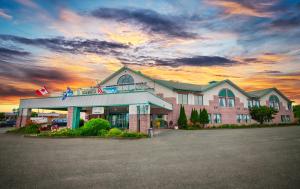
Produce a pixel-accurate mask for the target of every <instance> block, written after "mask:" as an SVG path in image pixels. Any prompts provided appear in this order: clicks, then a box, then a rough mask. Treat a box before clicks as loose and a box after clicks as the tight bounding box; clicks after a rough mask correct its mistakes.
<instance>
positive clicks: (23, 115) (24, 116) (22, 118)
mask: <svg viewBox="0 0 300 189" xmlns="http://www.w3.org/2000/svg"><path fill="white" fill-rule="evenodd" d="M30 115H31V109H22V111H20V115H19V116H18V118H17V121H16V127H24V126H25V125H26V123H27V122H28V121H29V120H30Z"/></svg>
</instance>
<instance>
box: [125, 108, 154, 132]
mask: <svg viewBox="0 0 300 189" xmlns="http://www.w3.org/2000/svg"><path fill="white" fill-rule="evenodd" d="M149 128H150V105H149V104H141V105H130V106H129V131H130V132H141V133H147V132H148V129H149Z"/></svg>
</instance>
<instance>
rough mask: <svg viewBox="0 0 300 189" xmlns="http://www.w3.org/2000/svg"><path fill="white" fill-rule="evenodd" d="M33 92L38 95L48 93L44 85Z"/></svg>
mask: <svg viewBox="0 0 300 189" xmlns="http://www.w3.org/2000/svg"><path fill="white" fill-rule="evenodd" d="M35 93H36V94H37V95H39V96H43V95H46V94H48V93H49V92H48V90H47V89H46V87H45V86H44V87H42V88H41V89H39V90H36V91H35Z"/></svg>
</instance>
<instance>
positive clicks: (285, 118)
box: [281, 115, 291, 123]
mask: <svg viewBox="0 0 300 189" xmlns="http://www.w3.org/2000/svg"><path fill="white" fill-rule="evenodd" d="M290 121H291V119H290V116H289V115H281V122H282V123H289V122H290Z"/></svg>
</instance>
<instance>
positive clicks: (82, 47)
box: [0, 35, 129, 54]
mask: <svg viewBox="0 0 300 189" xmlns="http://www.w3.org/2000/svg"><path fill="white" fill-rule="evenodd" d="M0 40H3V41H12V42H16V43H21V44H25V45H32V46H38V47H44V48H47V49H49V50H51V51H55V52H68V53H85V52H87V53H96V54H107V53H110V52H115V51H114V50H115V49H126V48H129V46H127V45H124V44H120V43H113V42H107V41H99V40H97V39H94V40H90V39H81V38H74V39H65V38H63V37H56V38H37V39H30V38H25V37H19V36H14V35H0ZM115 53H116V52H115Z"/></svg>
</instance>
